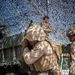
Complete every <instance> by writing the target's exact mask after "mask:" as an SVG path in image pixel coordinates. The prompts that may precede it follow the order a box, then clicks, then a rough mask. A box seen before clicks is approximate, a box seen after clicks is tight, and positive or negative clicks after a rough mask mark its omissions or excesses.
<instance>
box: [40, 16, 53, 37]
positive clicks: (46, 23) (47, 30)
mask: <svg viewBox="0 0 75 75" xmlns="http://www.w3.org/2000/svg"><path fill="white" fill-rule="evenodd" d="M40 26H41V27H42V28H43V29H44V31H45V33H46V34H47V36H48V35H49V33H50V32H52V31H53V30H52V29H51V28H50V25H49V17H48V16H44V17H43V21H42V22H41V24H40Z"/></svg>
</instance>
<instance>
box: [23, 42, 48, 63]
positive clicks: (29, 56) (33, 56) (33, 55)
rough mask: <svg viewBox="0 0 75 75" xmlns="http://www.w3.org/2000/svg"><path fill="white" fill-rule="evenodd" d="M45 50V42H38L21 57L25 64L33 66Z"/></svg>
mask: <svg viewBox="0 0 75 75" xmlns="http://www.w3.org/2000/svg"><path fill="white" fill-rule="evenodd" d="M46 48H47V46H46V42H40V43H38V44H37V45H36V46H35V47H34V49H32V50H31V51H29V52H27V50H25V51H24V52H23V57H24V61H25V62H26V64H33V63H34V62H35V61H37V60H38V59H39V58H40V57H41V56H43V55H44V53H45V50H46Z"/></svg>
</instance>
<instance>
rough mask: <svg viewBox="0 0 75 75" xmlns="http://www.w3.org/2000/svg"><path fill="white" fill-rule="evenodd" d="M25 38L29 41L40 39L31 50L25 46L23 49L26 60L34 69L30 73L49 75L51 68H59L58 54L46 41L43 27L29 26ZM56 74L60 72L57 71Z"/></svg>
mask: <svg viewBox="0 0 75 75" xmlns="http://www.w3.org/2000/svg"><path fill="white" fill-rule="evenodd" d="M25 38H26V39H27V40H29V41H34V40H38V41H39V42H38V43H37V44H36V45H35V46H34V47H33V48H32V49H31V50H29V49H28V47H25V48H24V51H23V58H24V61H25V62H26V64H28V65H29V66H30V67H31V69H32V71H31V72H30V75H48V71H49V70H50V69H53V70H54V69H57V56H56V54H55V52H54V51H53V49H52V47H51V45H50V43H49V42H47V41H46V34H45V32H44V31H43V28H41V27H40V26H37V25H33V26H31V27H29V29H28V30H27V32H26V36H25ZM33 70H34V71H33ZM55 75H59V74H57V72H56V74H55ZM60 75H61V74H60Z"/></svg>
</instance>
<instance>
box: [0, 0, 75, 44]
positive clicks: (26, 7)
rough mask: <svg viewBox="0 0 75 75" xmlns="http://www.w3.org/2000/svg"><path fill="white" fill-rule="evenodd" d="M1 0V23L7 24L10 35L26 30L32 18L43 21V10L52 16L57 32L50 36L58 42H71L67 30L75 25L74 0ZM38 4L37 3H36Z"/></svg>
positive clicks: (51, 23) (37, 22)
mask: <svg viewBox="0 0 75 75" xmlns="http://www.w3.org/2000/svg"><path fill="white" fill-rule="evenodd" d="M31 1H32V2H29V0H0V23H2V24H5V25H6V26H7V31H6V32H8V35H14V34H18V33H20V32H24V31H25V29H26V27H27V26H28V24H29V22H30V20H33V21H34V23H36V24H39V23H40V22H41V21H42V17H43V16H41V14H40V13H39V12H38V11H41V12H42V13H43V14H45V15H47V14H48V16H49V17H50V25H51V27H52V29H54V30H55V32H53V33H51V34H50V36H49V37H50V38H51V39H53V40H54V41H55V42H56V43H61V44H68V43H70V42H69V40H68V38H67V36H66V31H67V30H68V29H69V28H70V27H74V26H75V1H74V0H47V1H48V6H47V5H46V0H31ZM33 1H34V3H33ZM35 4H36V5H35Z"/></svg>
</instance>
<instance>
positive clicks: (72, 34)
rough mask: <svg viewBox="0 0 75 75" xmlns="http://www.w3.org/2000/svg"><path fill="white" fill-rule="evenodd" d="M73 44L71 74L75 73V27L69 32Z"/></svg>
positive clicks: (74, 74)
mask: <svg viewBox="0 0 75 75" xmlns="http://www.w3.org/2000/svg"><path fill="white" fill-rule="evenodd" d="M67 36H68V37H69V39H70V41H71V42H72V44H71V61H70V71H69V72H70V73H69V75H75V27H73V28H70V29H69V30H68V32H67Z"/></svg>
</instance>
